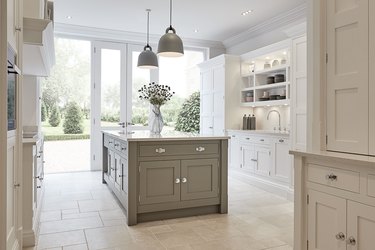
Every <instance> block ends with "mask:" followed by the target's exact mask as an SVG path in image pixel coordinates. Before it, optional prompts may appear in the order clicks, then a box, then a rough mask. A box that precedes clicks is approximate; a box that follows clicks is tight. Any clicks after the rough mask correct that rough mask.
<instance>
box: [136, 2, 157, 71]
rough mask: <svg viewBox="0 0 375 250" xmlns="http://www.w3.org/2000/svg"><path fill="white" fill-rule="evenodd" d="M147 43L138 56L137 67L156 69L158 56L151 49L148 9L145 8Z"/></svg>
mask: <svg viewBox="0 0 375 250" xmlns="http://www.w3.org/2000/svg"><path fill="white" fill-rule="evenodd" d="M146 11H147V44H146V46H145V47H144V48H143V51H142V52H141V54H139V56H138V65H137V66H138V68H142V69H156V68H157V67H159V63H158V58H157V56H156V54H155V53H154V52H153V51H152V48H151V46H150V45H149V44H148V43H149V29H150V27H149V26H150V12H151V10H150V9H147V10H146Z"/></svg>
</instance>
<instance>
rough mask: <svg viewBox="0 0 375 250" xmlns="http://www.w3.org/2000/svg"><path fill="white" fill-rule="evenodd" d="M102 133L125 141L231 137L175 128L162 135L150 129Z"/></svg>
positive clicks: (219, 138) (105, 131) (106, 131)
mask: <svg viewBox="0 0 375 250" xmlns="http://www.w3.org/2000/svg"><path fill="white" fill-rule="evenodd" d="M102 133H104V134H108V135H111V136H115V137H117V138H118V139H121V140H125V141H186V140H215V139H217V140H221V139H229V137H228V136H219V135H218V136H215V135H200V134H193V133H184V132H178V131H174V130H169V131H163V132H162V133H161V135H154V134H151V133H150V131H148V130H139V131H133V132H131V133H132V134H130V133H128V134H123V133H121V132H120V131H118V130H117V131H110V130H103V131H102Z"/></svg>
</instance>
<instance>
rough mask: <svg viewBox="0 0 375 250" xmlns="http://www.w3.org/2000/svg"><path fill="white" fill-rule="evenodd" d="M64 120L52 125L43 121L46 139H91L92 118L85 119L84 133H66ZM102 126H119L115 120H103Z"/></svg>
mask: <svg viewBox="0 0 375 250" xmlns="http://www.w3.org/2000/svg"><path fill="white" fill-rule="evenodd" d="M63 124H64V121H63V120H61V122H60V124H59V126H57V127H52V126H51V125H50V124H49V123H48V121H45V122H42V132H43V134H44V140H45V141H60V140H83V139H90V133H91V131H90V120H89V119H85V120H83V133H82V134H77V135H72V134H64V128H63ZM102 126H104V127H106V126H107V127H109V126H112V127H116V126H118V124H117V123H113V122H102Z"/></svg>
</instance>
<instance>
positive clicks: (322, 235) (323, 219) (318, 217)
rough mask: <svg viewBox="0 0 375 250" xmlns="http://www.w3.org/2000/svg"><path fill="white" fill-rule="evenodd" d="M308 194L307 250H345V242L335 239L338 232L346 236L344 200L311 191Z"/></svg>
mask: <svg viewBox="0 0 375 250" xmlns="http://www.w3.org/2000/svg"><path fill="white" fill-rule="evenodd" d="M308 194H309V197H310V201H309V205H308V219H307V220H308V222H307V224H308V229H307V231H308V240H309V249H313V250H346V242H345V241H344V240H337V239H336V235H337V234H338V233H340V232H342V233H343V234H345V235H346V200H345V199H342V198H338V197H336V196H331V195H328V194H324V193H320V192H316V191H313V190H309V192H308Z"/></svg>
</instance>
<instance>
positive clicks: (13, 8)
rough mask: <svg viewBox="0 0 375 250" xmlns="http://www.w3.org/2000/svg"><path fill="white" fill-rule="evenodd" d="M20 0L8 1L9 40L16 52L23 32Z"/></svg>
mask: <svg viewBox="0 0 375 250" xmlns="http://www.w3.org/2000/svg"><path fill="white" fill-rule="evenodd" d="M19 8H20V2H19V0H7V9H8V11H7V13H8V15H7V22H8V23H7V38H8V42H9V44H10V45H11V46H12V48H13V49H14V50H15V51H18V36H19V34H18V33H19V32H20V31H21V25H20V24H21V21H22V20H20V10H19Z"/></svg>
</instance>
